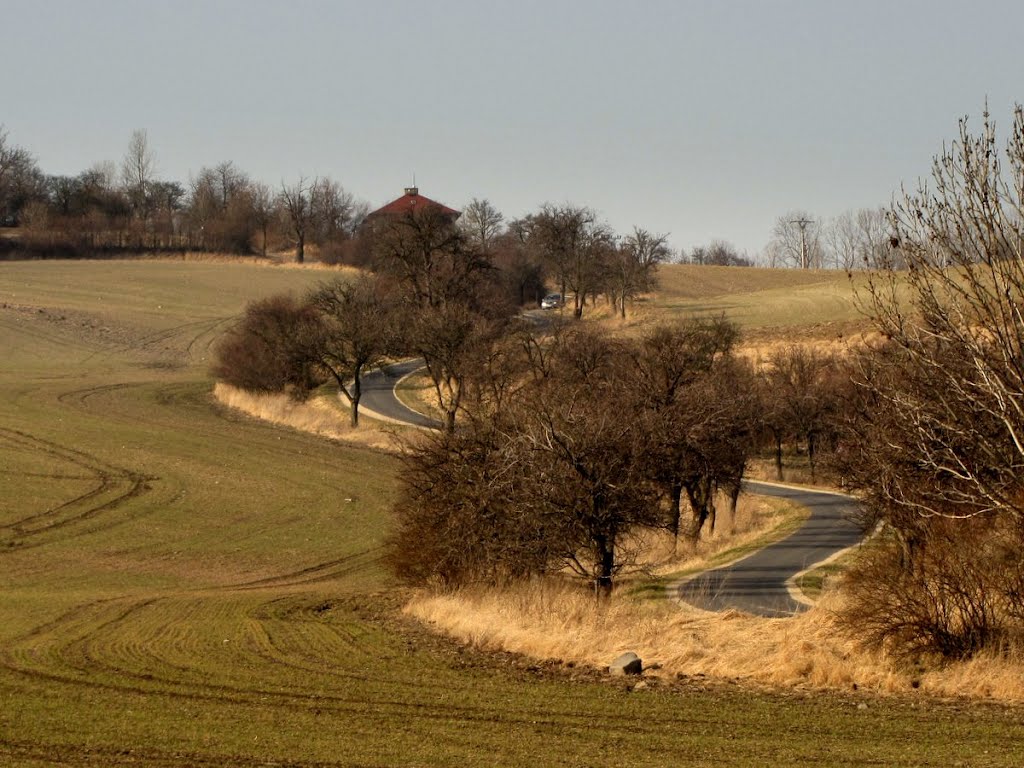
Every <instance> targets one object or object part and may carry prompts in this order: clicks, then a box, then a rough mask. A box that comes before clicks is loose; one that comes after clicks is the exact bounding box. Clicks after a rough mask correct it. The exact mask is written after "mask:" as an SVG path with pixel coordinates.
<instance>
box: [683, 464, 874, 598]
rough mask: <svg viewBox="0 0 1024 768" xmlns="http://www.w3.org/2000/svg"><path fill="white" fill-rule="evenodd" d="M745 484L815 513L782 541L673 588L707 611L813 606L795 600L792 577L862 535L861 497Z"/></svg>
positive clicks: (752, 491)
mask: <svg viewBox="0 0 1024 768" xmlns="http://www.w3.org/2000/svg"><path fill="white" fill-rule="evenodd" d="M744 487H745V488H746V489H747V490H748V491H750V492H751V493H756V494H761V495H764V496H775V497H777V498H782V499H788V500H790V501H793V502H795V503H797V504H800V505H802V506H804V507H807V508H808V509H810V511H811V516H810V517H809V518H808V519H807V521H806V522H805V523H804V524H803V525H802V526H801V527H800V528H799V529H798V530H796V531H795V532H794V533H792V534H790V535H789V536H787V537H786V538H785V539H783V540H782V541H778V542H776V543H775V544H770V545H769V546H767V547H765V548H764V549H761V550H759V551H757V552H755V553H754V554H752V555H749V556H748V557H745V558H743V559H742V560H739V561H738V562H735V563H733V564H732V565H728V566H724V567H722V568H716V569H715V570H712V571H705V572H704V573H701V574H699V575H697V576H695V577H693V578H691V579H687V580H686V581H684V582H682V583H680V584H677V585H674V586H673V587H672V591H673V593H674V596H675V597H676V598H678V599H679V600H682V601H684V602H687V603H690V604H691V605H696V606H698V607H700V608H705V609H707V610H712V611H721V610H725V609H727V608H735V609H738V610H741V611H744V612H746V613H752V614H755V615H757V616H792V615H793V614H795V613H798V612H800V611H803V610H805V609H806V608H807V607H808V606H807V605H806V604H804V603H801V602H798V601H797V600H794V599H793V597H792V595H791V594H790V592H789V587H788V582H789V581H790V579H792V578H793V576H795V575H796V574H798V573H800V572H801V571H804V570H806V569H807V568H810V567H811V566H812V565H814V564H815V563H820V562H821V561H822V560H826V559H828V558H829V557H831V556H832V555H834V554H836V553H837V552H840V551H842V550H844V549H847V548H849V547H852V546H854V545H856V544H857V543H858V542H859V541H860V540H861V538H862V535H861V530H860V528H859V527H858V526H857V525H856V524H855V523H854V522H853V520H852V517H853V515H854V513H855V512H856V511H857V501H856V499H854V498H853V497H851V496H847V495H845V494H841V493H831V492H828V491H819V490H811V489H806V488H797V487H794V486H785V485H776V484H773V483H759V482H754V481H747V482H745V483H744Z"/></svg>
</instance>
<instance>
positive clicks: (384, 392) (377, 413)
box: [359, 359, 441, 429]
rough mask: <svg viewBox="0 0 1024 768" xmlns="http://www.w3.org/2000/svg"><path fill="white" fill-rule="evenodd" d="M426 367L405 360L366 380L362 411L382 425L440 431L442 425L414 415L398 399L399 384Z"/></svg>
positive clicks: (421, 362) (415, 413)
mask: <svg viewBox="0 0 1024 768" xmlns="http://www.w3.org/2000/svg"><path fill="white" fill-rule="evenodd" d="M422 367H423V361H422V360H420V359H413V360H404V361H402V362H401V363H395V364H394V365H389V366H387V367H386V368H383V369H381V370H376V371H373V372H372V373H369V374H367V375H365V376H363V380H362V384H363V394H362V397H361V398H360V400H359V410H360V411H362V412H363V413H366V414H367V415H368V416H372V417H374V418H378V419H381V420H382V421H392V422H396V423H399V424H412V425H413V426H416V427H427V428H432V429H437V428H440V426H441V422H440V421H438V420H437V419H434V418H431V417H430V416H425V415H424V414H422V413H420V412H419V411H414V410H413V409H412V408H409V407H408V406H407V405H405V404H404V403H403V402H402V401H401V400H399V399H398V397H397V396H396V395H395V386H397V384H398V382H399V381H401V380H402V379H404V378H405V377H406V376H408V375H409V374H410V373H412V372H414V371H417V370H419V369H420V368H422Z"/></svg>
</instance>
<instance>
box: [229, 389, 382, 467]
mask: <svg viewBox="0 0 1024 768" xmlns="http://www.w3.org/2000/svg"><path fill="white" fill-rule="evenodd" d="M213 396H214V397H215V398H216V399H217V400H218V401H219V402H220V403H221V404H223V405H226V406H227V407H228V408H233V409H235V410H237V411H241V412H242V413H245V414H247V415H249V416H252V417H253V418H257V419H262V420H264V421H269V422H270V423H272V424H279V425H282V426H286V427H291V428H292V429H298V430H300V431H302V432H309V433H311V434H314V435H320V436H321V437H329V438H331V439H333V440H341V441H343V442H346V443H352V444H354V445H361V446H366V447H368V448H377V449H380V450H387V451H393V450H395V449H396V447H397V443H396V440H395V434H396V431H395V428H394V427H390V426H387V425H382V424H381V423H380V422H377V421H374V420H373V419H370V418H368V417H366V416H364V415H362V414H361V415H360V417H359V423H360V426H359V427H358V428H357V429H353V428H352V427H351V426H349V424H348V421H347V418H348V415H347V412H346V413H342V412H341V405H340V404H339V403H337V402H333V401H332V400H330V399H328V398H329V397H333V398H334V399H336V395H330V396H328V395H322V396H319V397H316V398H314V399H312V400H308V401H306V402H304V403H297V402H295V401H294V400H292V399H291V398H289V397H288V396H287V395H284V394H268V395H260V394H254V393H252V392H246V391H245V390H242V389H238V388H236V387H232V386H230V385H228V384H224V383H222V382H218V383H217V384H216V385H215V386H214V388H213Z"/></svg>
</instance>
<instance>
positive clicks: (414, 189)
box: [405, 187, 420, 197]
mask: <svg viewBox="0 0 1024 768" xmlns="http://www.w3.org/2000/svg"><path fill="white" fill-rule="evenodd" d="M419 193H420V189H419V187H406V188H405V194H407V195H412V196H413V197H415V196H416V195H418V194H419Z"/></svg>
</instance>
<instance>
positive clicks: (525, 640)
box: [406, 582, 1024, 702]
mask: <svg viewBox="0 0 1024 768" xmlns="http://www.w3.org/2000/svg"><path fill="white" fill-rule="evenodd" d="M840 599H841V598H839V597H838V596H837V595H835V594H833V595H830V596H827V597H826V598H825V600H824V601H823V602H822V603H821V604H819V605H818V606H817V607H815V608H814V609H812V610H810V611H808V612H807V613H805V614H802V615H800V616H797V617H795V618H790V619H762V618H757V617H752V616H747V615H744V614H740V613H737V612H725V613H720V614H715V613H707V612H704V611H700V610H698V609H696V608H690V607H686V606H682V607H679V606H676V605H674V604H671V603H668V602H659V603H655V602H650V601H640V600H637V599H635V598H631V597H629V596H625V595H623V594H621V593H620V594H617V595H616V596H615V597H613V598H612V599H611V600H609V601H607V602H604V603H599V602H597V601H596V599H595V598H594V597H593V596H592V595H590V594H589V593H587V592H586V591H584V590H581V589H580V588H579V587H578V585H567V584H565V583H564V582H535V583H533V584H529V585H523V586H519V587H515V588H510V589H506V590H500V591H497V590H465V591H461V592H457V593H453V594H442V595H438V594H423V595H420V596H418V597H417V598H415V599H414V600H413V601H412V602H410V603H409V605H408V606H407V608H406V610H407V612H408V613H409V614H411V615H413V616H415V617H417V618H419V619H420V620H422V621H424V622H426V623H428V624H430V625H431V626H433V627H435V628H436V629H437V630H440V631H443V632H446V633H447V634H449V635H451V636H453V637H455V638H456V639H458V640H460V641H461V642H464V643H466V644H467V645H470V646H472V647H475V648H480V649H484V650H505V651H512V652H515V653H522V654H525V655H528V656H531V657H534V658H537V659H558V660H561V661H563V662H568V661H572V662H574V663H576V664H583V665H588V666H592V667H598V668H600V667H604V666H607V665H608V663H609V662H610V661H611V660H612V659H614V658H615V657H616V656H618V655H619V654H620V653H623V652H625V651H635V652H636V653H637V654H638V655H639V656H640V657H641V658H642V659H643V660H644V664H645V666H650V665H654V666H656V667H658V668H657V669H655V670H653V671H650V672H648V674H650V675H655V676H659V677H668V678H672V677H676V676H700V675H704V676H707V677H712V678H720V679H727V680H738V681H742V682H745V683H748V684H753V685H763V686H770V687H787V688H803V689H818V690H839V691H842V690H846V691H849V690H855V689H862V690H867V691H873V692H876V693H882V694H889V693H908V692H910V691H912V690H915V689H917V690H920V691H922V692H925V693H929V694H932V695H935V696H942V697H961V696H963V697H972V698H984V699H993V700H998V701H1004V702H1022V701H1024V677H1022V676H1021V674H1020V669H1021V660H1020V659H1007V660H1002V659H996V658H991V657H988V658H978V659H975V660H973V661H969V662H963V663H958V664H952V665H950V666H948V667H946V668H943V669H941V670H938V669H937V670H933V671H929V672H927V673H924V674H918V673H916V672H914V671H913V670H899V669H896V668H894V667H892V666H891V665H890V664H888V663H887V661H886V659H884V658H881V657H880V656H878V655H876V654H873V653H868V652H866V651H864V650H862V649H861V648H859V647H858V645H857V644H856V643H855V642H854V641H852V640H850V639H849V638H847V637H845V636H843V635H842V634H841V633H840V632H839V630H838V628H837V626H836V624H835V621H834V618H833V616H834V609H835V608H836V606H837V605H838V601H839V600H840Z"/></svg>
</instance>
